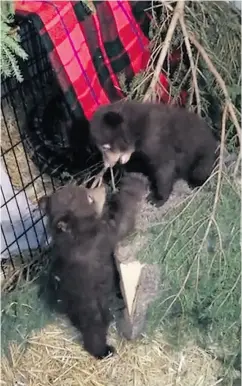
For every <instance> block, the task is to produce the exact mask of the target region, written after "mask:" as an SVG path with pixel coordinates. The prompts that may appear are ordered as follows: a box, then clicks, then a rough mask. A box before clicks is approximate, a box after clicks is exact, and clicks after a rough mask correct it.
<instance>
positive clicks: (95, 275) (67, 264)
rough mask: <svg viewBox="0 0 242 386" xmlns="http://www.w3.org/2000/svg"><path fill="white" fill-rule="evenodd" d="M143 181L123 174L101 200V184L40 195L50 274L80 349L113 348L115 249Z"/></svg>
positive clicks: (102, 353)
mask: <svg viewBox="0 0 242 386" xmlns="http://www.w3.org/2000/svg"><path fill="white" fill-rule="evenodd" d="M146 190H147V180H146V179H145V178H144V177H143V176H142V175H141V174H135V173H133V174H130V175H127V176H126V177H124V178H123V180H122V183H121V187H120V191H119V192H118V193H116V194H115V195H114V196H113V198H112V199H111V203H110V205H105V200H106V191H105V188H104V187H103V186H102V187H99V188H96V189H86V188H84V187H80V186H75V185H66V186H65V187H63V188H62V189H60V190H57V191H56V192H54V193H53V194H52V195H51V196H44V197H42V198H41V199H40V201H39V205H40V208H41V210H42V211H43V212H44V213H45V214H46V215H47V220H48V228H49V230H50V234H51V236H52V244H53V245H52V250H53V264H52V272H51V274H52V276H56V277H58V295H57V296H58V299H60V300H61V303H62V309H63V311H62V312H64V314H66V315H67V316H68V317H69V319H70V321H71V323H72V324H73V325H74V326H75V327H76V328H77V329H78V330H79V331H80V332H81V333H82V336H83V344H84V348H85V349H86V350H87V351H88V352H89V353H90V354H91V355H93V356H94V357H96V358H98V359H102V358H104V357H106V356H108V355H109V354H111V353H113V352H114V349H113V347H112V346H109V345H108V344H107V331H108V327H109V324H110V321H111V314H110V310H109V309H110V298H111V297H112V295H113V293H114V292H115V291H116V288H117V283H116V272H117V271H116V270H117V268H116V265H115V262H114V256H113V255H114V252H115V248H116V246H117V243H118V242H119V241H120V240H122V239H123V238H124V237H125V236H126V235H127V234H128V233H129V232H130V231H131V230H132V229H133V227H134V223H135V216H136V213H137V210H138V207H139V203H140V202H141V200H142V198H143V196H144V194H145V192H146Z"/></svg>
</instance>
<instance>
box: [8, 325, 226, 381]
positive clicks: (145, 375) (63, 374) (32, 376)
mask: <svg viewBox="0 0 242 386" xmlns="http://www.w3.org/2000/svg"><path fill="white" fill-rule="evenodd" d="M110 341H111V343H113V344H114V345H115V347H116V349H117V354H116V356H114V357H113V358H110V359H106V360H103V361H96V360H95V359H93V358H92V357H91V356H90V355H89V354H88V353H86V352H85V351H84V350H83V349H82V347H81V345H80V344H79V343H77V342H75V341H74V339H73V336H72V337H71V336H70V334H69V333H67V332H66V331H65V329H64V328H63V327H61V326H59V325H57V324H52V325H49V326H48V327H46V328H45V329H43V330H42V331H39V332H37V333H35V334H33V335H32V336H31V337H30V338H29V339H28V345H27V349H26V351H25V352H24V351H23V348H21V346H16V345H15V344H12V345H11V354H10V355H11V358H10V361H8V360H7V359H6V358H3V359H2V362H1V371H2V377H1V378H2V382H1V383H2V385H8V386H10V385H28V386H48V385H56V386H62V385H65V386H78V385H80V386H84V385H87V386H128V385H133V386H134V385H135V386H170V385H177V386H212V385H216V384H218V383H219V381H218V376H219V370H220V364H219V363H218V361H217V360H215V359H212V358H211V357H210V355H209V354H208V353H206V352H205V351H203V350H202V349H200V348H198V347H196V346H194V345H192V344H188V345H187V347H185V348H184V349H183V350H182V351H180V352H173V351H172V349H171V347H170V346H169V345H168V344H167V343H166V342H165V341H164V339H163V337H162V335H161V334H156V335H155V336H154V337H153V339H152V340H150V339H149V340H148V339H147V338H146V337H144V338H142V339H141V340H139V341H137V342H128V341H125V340H122V339H120V338H118V339H117V338H116V336H115V334H114V333H112V334H111V336H110ZM10 363H12V365H11V364H10Z"/></svg>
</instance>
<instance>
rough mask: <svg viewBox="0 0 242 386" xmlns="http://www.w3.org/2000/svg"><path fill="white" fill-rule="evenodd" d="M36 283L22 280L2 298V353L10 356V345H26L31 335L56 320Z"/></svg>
mask: <svg viewBox="0 0 242 386" xmlns="http://www.w3.org/2000/svg"><path fill="white" fill-rule="evenodd" d="M38 291H39V287H38V285H37V284H36V283H34V282H26V281H24V280H22V281H21V282H20V283H19V284H18V285H17V287H16V288H15V289H14V290H13V291H11V292H9V293H3V294H2V298H1V306H2V309H1V353H2V355H4V354H5V355H7V354H8V349H9V344H10V343H11V342H14V343H16V344H23V345H24V344H26V343H27V339H28V337H29V335H30V333H31V332H32V331H33V330H35V329H40V328H42V327H44V326H45V325H46V324H47V323H48V322H50V321H51V320H54V316H53V315H52V314H51V312H50V311H49V309H48V308H47V307H46V306H45V304H44V302H43V301H42V299H40V298H39V295H38Z"/></svg>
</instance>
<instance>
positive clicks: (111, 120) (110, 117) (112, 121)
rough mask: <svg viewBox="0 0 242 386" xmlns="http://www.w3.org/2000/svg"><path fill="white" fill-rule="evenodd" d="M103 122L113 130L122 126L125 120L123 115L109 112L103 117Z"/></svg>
mask: <svg viewBox="0 0 242 386" xmlns="http://www.w3.org/2000/svg"><path fill="white" fill-rule="evenodd" d="M103 121H104V123H105V124H106V125H108V126H111V127H112V128H115V127H117V126H118V125H120V124H121V123H122V122H123V121H124V120H123V117H122V115H120V114H119V113H117V112H115V111H109V112H107V113H106V114H104V116H103Z"/></svg>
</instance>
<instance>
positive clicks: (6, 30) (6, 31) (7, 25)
mask: <svg viewBox="0 0 242 386" xmlns="http://www.w3.org/2000/svg"><path fill="white" fill-rule="evenodd" d="M13 22H14V8H13V3H12V2H5V1H4V2H1V25H0V28H1V30H0V31H1V34H0V36H1V76H3V77H4V78H7V77H11V76H13V77H15V78H16V79H17V80H18V81H19V82H22V81H23V77H22V74H21V71H20V68H19V64H18V59H17V58H18V57H19V58H21V59H23V60H26V59H27V58H28V55H27V53H26V52H25V51H24V50H23V48H22V47H21V45H20V44H19V43H20V37H19V34H18V31H17V30H16V29H14V28H13V27H12V24H13Z"/></svg>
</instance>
